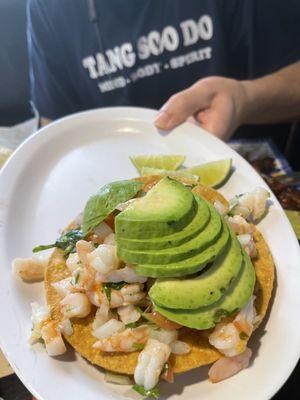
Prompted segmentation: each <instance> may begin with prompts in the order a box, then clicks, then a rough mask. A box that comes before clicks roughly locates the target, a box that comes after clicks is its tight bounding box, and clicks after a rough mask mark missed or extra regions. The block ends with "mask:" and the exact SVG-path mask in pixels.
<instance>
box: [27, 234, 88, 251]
mask: <svg viewBox="0 0 300 400" xmlns="http://www.w3.org/2000/svg"><path fill="white" fill-rule="evenodd" d="M83 238H84V236H83V233H82V230H81V229H79V228H78V229H72V230H71V231H69V232H67V233H63V234H62V235H61V236H60V237H59V238H58V239H57V240H56V241H55V243H51V244H47V245H40V246H36V247H35V248H34V249H33V250H32V251H33V253H38V252H39V251H43V250H47V249H52V248H53V247H57V248H59V249H62V250H64V256H65V257H68V255H69V254H70V253H74V252H75V248H76V243H77V242H78V241H79V240H81V239H83Z"/></svg>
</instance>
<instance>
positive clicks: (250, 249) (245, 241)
mask: <svg viewBox="0 0 300 400" xmlns="http://www.w3.org/2000/svg"><path fill="white" fill-rule="evenodd" d="M237 239H238V241H239V242H240V244H241V246H242V247H243V249H244V250H245V251H246V253H247V254H248V256H249V257H250V258H255V257H256V256H257V250H256V246H255V243H254V239H253V236H252V235H250V234H248V233H245V234H244V235H237Z"/></svg>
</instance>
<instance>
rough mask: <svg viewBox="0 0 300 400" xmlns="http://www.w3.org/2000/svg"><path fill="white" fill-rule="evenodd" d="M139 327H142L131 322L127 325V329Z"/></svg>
mask: <svg viewBox="0 0 300 400" xmlns="http://www.w3.org/2000/svg"><path fill="white" fill-rule="evenodd" d="M138 326H140V324H139V323H138V322H130V323H129V324H126V325H125V327H126V328H137V327H138Z"/></svg>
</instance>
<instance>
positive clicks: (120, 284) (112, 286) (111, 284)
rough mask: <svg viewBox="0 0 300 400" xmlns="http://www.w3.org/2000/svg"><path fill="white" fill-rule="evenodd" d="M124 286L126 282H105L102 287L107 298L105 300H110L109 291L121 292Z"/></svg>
mask: <svg viewBox="0 0 300 400" xmlns="http://www.w3.org/2000/svg"><path fill="white" fill-rule="evenodd" d="M125 285H126V282H123V281H122V282H107V283H106V284H105V285H104V290H105V294H106V297H107V300H108V301H110V300H111V289H114V290H121V289H122V287H123V286H125Z"/></svg>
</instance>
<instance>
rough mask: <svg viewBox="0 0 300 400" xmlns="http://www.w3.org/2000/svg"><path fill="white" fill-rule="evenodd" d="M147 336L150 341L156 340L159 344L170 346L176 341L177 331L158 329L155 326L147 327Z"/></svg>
mask: <svg viewBox="0 0 300 400" xmlns="http://www.w3.org/2000/svg"><path fill="white" fill-rule="evenodd" d="M149 331H150V332H149V333H150V334H149V336H150V338H151V339H155V340H158V341H159V342H161V343H165V344H170V343H172V342H174V341H175V340H177V338H178V332H177V331H168V330H166V329H162V328H159V327H157V326H155V325H154V326H151V325H150V326H149Z"/></svg>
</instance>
